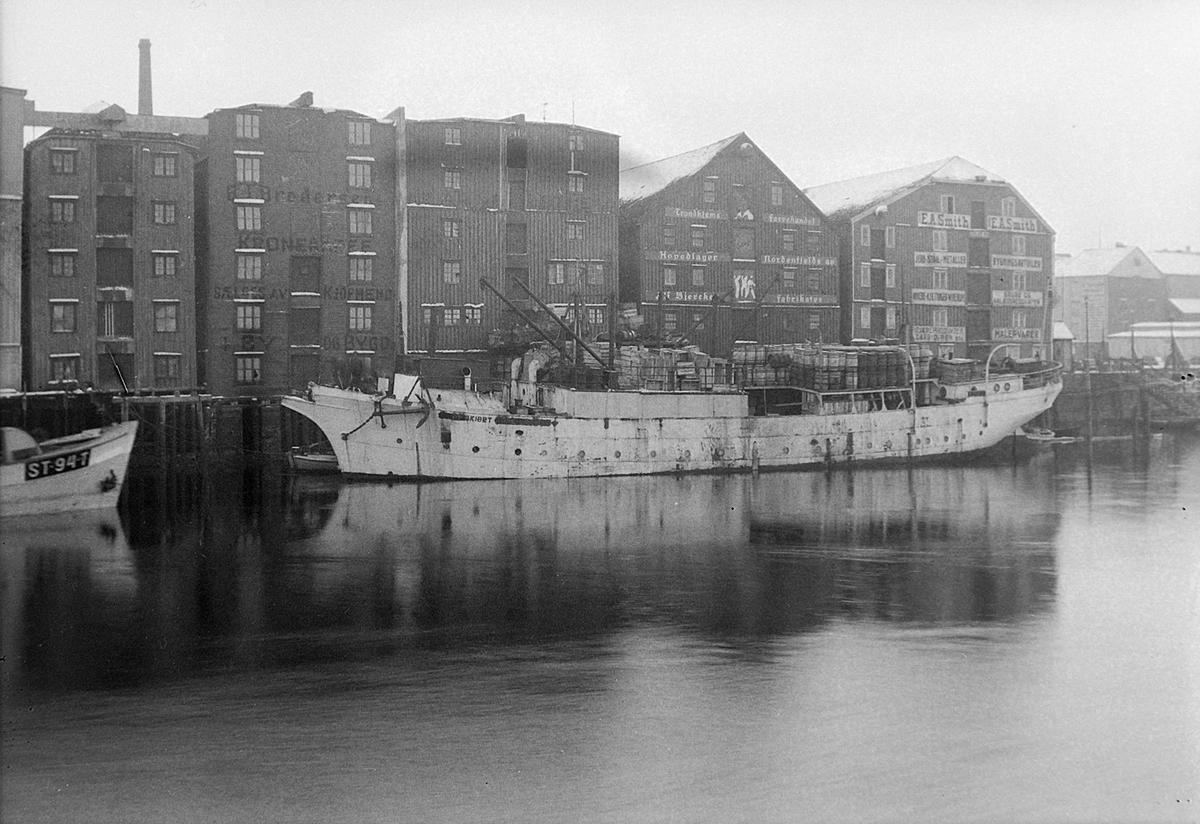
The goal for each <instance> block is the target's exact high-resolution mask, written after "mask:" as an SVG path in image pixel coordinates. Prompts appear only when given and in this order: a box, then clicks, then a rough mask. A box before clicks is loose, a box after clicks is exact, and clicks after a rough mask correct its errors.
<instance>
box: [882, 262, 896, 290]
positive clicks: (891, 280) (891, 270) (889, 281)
mask: <svg viewBox="0 0 1200 824" xmlns="http://www.w3.org/2000/svg"><path fill="white" fill-rule="evenodd" d="M884 286H885V287H886V288H888V289H893V288H895V286H896V264H894V263H889V264H887V268H886V269H885V270H884Z"/></svg>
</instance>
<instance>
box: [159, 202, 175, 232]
mask: <svg viewBox="0 0 1200 824" xmlns="http://www.w3.org/2000/svg"><path fill="white" fill-rule="evenodd" d="M154 222H155V223H157V224H159V225H160V226H171V225H174V223H175V204H174V203H173V202H171V201H166V200H160V201H156V202H155V204H154Z"/></svg>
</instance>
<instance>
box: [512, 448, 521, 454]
mask: <svg viewBox="0 0 1200 824" xmlns="http://www.w3.org/2000/svg"><path fill="white" fill-rule="evenodd" d="M513 454H514V455H520V454H521V450H519V449H514V450H513Z"/></svg>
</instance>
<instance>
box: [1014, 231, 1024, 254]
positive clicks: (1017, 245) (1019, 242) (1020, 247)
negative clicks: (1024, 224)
mask: <svg viewBox="0 0 1200 824" xmlns="http://www.w3.org/2000/svg"><path fill="white" fill-rule="evenodd" d="M1012 253H1013V254H1014V255H1018V256H1023V255H1024V254H1025V236H1024V235H1013V236H1012Z"/></svg>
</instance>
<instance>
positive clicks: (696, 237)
mask: <svg viewBox="0 0 1200 824" xmlns="http://www.w3.org/2000/svg"><path fill="white" fill-rule="evenodd" d="M704 229H705V227H704V226H693V227H692V247H693V248H695V249H703V248H704Z"/></svg>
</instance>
